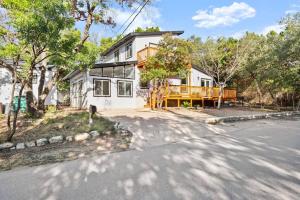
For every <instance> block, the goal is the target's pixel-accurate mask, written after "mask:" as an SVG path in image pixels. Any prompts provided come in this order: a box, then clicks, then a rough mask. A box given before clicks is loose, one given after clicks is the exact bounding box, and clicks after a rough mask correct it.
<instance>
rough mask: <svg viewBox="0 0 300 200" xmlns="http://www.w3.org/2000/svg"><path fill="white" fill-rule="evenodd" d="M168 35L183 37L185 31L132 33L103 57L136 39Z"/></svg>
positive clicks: (104, 53) (105, 52)
mask: <svg viewBox="0 0 300 200" xmlns="http://www.w3.org/2000/svg"><path fill="white" fill-rule="evenodd" d="M167 33H170V34H172V35H181V34H183V33H184V31H157V32H141V33H137V32H132V33H129V34H127V35H126V36H124V37H123V38H122V39H121V40H119V41H118V42H117V43H115V44H114V45H112V46H111V47H110V48H109V49H107V50H106V51H104V52H103V53H102V54H101V55H102V56H106V55H107V54H109V53H110V52H112V51H113V50H115V49H116V48H118V47H119V46H121V45H122V44H124V43H126V42H127V41H129V40H131V39H133V38H135V37H143V36H157V35H164V34H167Z"/></svg>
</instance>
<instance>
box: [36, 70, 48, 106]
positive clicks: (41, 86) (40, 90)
mask: <svg viewBox="0 0 300 200" xmlns="http://www.w3.org/2000/svg"><path fill="white" fill-rule="evenodd" d="M45 76H46V67H45V66H41V76H40V80H39V87H38V105H37V109H38V110H41V111H44V101H45V100H43V98H42V93H43V89H44V85H45Z"/></svg>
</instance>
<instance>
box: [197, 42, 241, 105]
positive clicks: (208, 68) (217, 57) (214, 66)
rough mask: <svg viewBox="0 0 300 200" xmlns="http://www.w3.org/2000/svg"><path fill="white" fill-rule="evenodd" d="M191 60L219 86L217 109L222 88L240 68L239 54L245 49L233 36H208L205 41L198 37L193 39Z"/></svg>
mask: <svg viewBox="0 0 300 200" xmlns="http://www.w3.org/2000/svg"><path fill="white" fill-rule="evenodd" d="M193 44H194V54H193V57H194V58H193V62H194V64H196V65H198V66H199V67H200V68H201V69H202V70H204V71H205V72H206V73H207V74H208V75H209V76H211V77H213V80H214V83H215V85H217V86H218V87H219V97H218V109H220V107H221V100H222V96H223V90H224V87H225V86H226V84H227V83H228V82H229V81H230V80H231V79H232V77H233V76H234V75H235V73H236V72H237V71H238V70H240V69H241V58H243V57H242V56H241V54H242V53H244V51H245V49H246V45H245V44H241V43H240V42H239V41H238V40H236V39H233V38H223V37H221V38H219V39H217V40H214V39H211V38H208V39H207V40H206V41H205V42H201V41H200V40H199V39H197V40H194V41H193Z"/></svg>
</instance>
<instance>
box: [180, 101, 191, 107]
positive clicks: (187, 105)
mask: <svg viewBox="0 0 300 200" xmlns="http://www.w3.org/2000/svg"><path fill="white" fill-rule="evenodd" d="M182 107H184V108H189V107H190V103H189V102H188V101H184V102H183V104H182Z"/></svg>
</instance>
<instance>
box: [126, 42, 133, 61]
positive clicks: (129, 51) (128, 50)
mask: <svg viewBox="0 0 300 200" xmlns="http://www.w3.org/2000/svg"><path fill="white" fill-rule="evenodd" d="M125 54H126V59H128V58H131V57H132V43H129V44H127V45H126V51H125Z"/></svg>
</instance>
